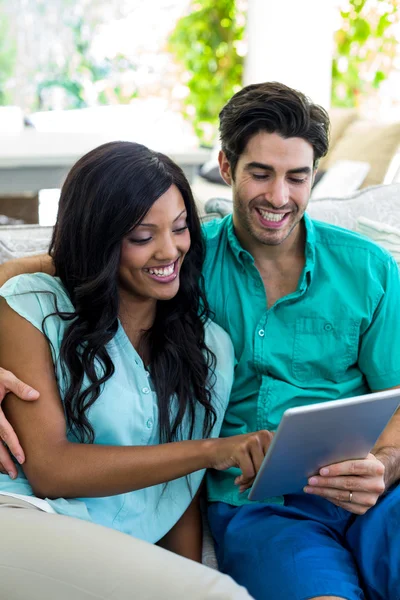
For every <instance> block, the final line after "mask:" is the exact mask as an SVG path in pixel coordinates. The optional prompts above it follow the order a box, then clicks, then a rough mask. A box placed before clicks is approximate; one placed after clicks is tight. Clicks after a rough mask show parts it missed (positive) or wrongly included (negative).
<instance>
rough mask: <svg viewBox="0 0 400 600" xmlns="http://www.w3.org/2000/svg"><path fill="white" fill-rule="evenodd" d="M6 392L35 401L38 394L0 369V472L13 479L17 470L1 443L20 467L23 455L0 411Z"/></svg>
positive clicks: (0, 410)
mask: <svg viewBox="0 0 400 600" xmlns="http://www.w3.org/2000/svg"><path fill="white" fill-rule="evenodd" d="M8 392H12V393H13V394H15V395H16V396H18V397H19V398H21V399H22V400H36V399H37V398H39V392H37V391H36V390H34V389H33V388H31V387H30V386H29V385H26V384H25V383H23V382H22V381H20V380H19V379H17V378H16V377H15V375H13V374H12V373H10V372H9V371H6V370H5V369H2V368H1V367H0V471H1V472H2V473H8V474H9V476H10V477H11V478H12V479H14V478H15V477H16V476H17V469H16V467H15V464H14V462H13V461H12V459H11V456H10V454H9V451H8V450H7V448H6V447H5V446H4V445H3V444H2V441H3V442H5V443H6V444H7V446H8V448H9V450H10V452H12V454H13V455H14V456H15V458H16V459H17V461H18V462H19V463H20V464H21V465H22V463H23V462H24V461H25V455H24V451H23V450H22V448H21V446H20V443H19V441H18V438H17V436H16V434H15V431H14V430H13V428H12V427H11V425H10V423H9V422H8V421H7V419H6V417H5V415H4V413H3V411H2V409H1V403H2V401H3V399H4V397H5V395H6V394H8Z"/></svg>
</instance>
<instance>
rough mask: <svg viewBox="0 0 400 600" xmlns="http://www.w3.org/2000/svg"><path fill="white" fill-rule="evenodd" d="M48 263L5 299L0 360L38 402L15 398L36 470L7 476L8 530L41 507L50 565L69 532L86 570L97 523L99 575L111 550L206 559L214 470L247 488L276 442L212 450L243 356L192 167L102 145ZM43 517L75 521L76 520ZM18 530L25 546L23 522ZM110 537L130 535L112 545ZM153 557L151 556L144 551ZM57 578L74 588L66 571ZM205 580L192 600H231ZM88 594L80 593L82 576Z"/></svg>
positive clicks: (29, 521)
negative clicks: (186, 169)
mask: <svg viewBox="0 0 400 600" xmlns="http://www.w3.org/2000/svg"><path fill="white" fill-rule="evenodd" d="M50 254H51V256H52V259H53V263H54V266H55V272H56V277H51V276H50V275H46V274H43V273H36V274H31V275H21V276H19V277H15V278H13V279H12V280H10V281H9V282H8V283H6V284H5V286H3V288H1V291H0V295H1V296H2V297H3V299H2V300H1V309H0V331H1V336H0V364H1V365H2V366H3V367H5V368H6V369H9V370H10V371H12V372H13V373H15V374H16V376H17V377H22V376H23V379H24V381H26V382H27V383H28V384H29V385H31V386H33V387H34V388H35V389H36V390H38V392H39V393H40V398H39V400H37V401H36V402H33V403H27V402H22V401H20V400H18V399H16V398H12V396H11V398H10V397H8V398H7V400H6V405H5V410H6V415H7V417H8V419H9V420H10V422H11V424H12V425H13V427H14V429H15V431H16V433H17V435H18V437H19V439H20V440H21V443H22V447H23V448H24V450H25V453H26V462H25V463H24V468H23V470H22V469H21V468H18V476H17V478H16V479H14V480H11V479H10V478H9V477H8V476H7V475H0V505H1V504H2V505H3V509H2V510H0V516H3V521H4V522H2V524H1V527H2V532H3V533H4V527H6V526H7V525H6V524H5V523H7V522H10V515H11V514H12V513H13V514H14V515H15V514H16V511H15V510H13V509H12V508H7V509H6V508H4V507H10V506H24V507H26V506H30V507H31V509H30V510H29V511H28V510H26V511H23V512H24V517H23V518H24V520H25V521H26V523H25V526H28V525H29V527H30V531H31V536H34V535H35V533H34V532H35V531H36V529H35V528H36V527H40V528H41V531H44V530H46V531H47V534H48V535H49V532H50V531H53V532H55V533H54V535H55V538H56V539H55V540H53V539H52V540H51V542H50V543H49V546H48V548H47V554H48V555H51V557H52V560H53V562H54V552H55V547H56V546H57V539H59V540H60V543H61V544H63V543H67V542H65V540H66V537H65V536H66V535H67V537H68V536H69V537H68V540H69V541H68V544H69V543H71V540H70V537H71V530H73V532H74V533H73V534H72V540H76V544H75V545H76V548H79V552H80V554H79V559H78V560H76V563H77V564H78V569H79V565H81V567H80V570H81V571H83V570H84V571H85V572H87V571H89V572H90V570H91V569H93V565H92V563H89V565H88V564H87V559H88V555H89V554H91V552H89V551H88V549H87V547H86V546H85V542H84V540H87V539H88V537H89V538H91V537H92V535H91V534H90V533H89V534H88V533H87V532H86V530H87V528H88V527H89V529H91V526H89V524H88V523H86V524H84V521H88V522H92V523H96V524H98V525H102V526H105V528H108V530H107V529H102V530H101V533H98V528H96V531H97V533H96V536H94V537H96V551H97V552H99V553H100V557H99V560H98V561H96V565H97V567H99V566H100V573H101V574H102V576H103V575H104V574H105V573H107V569H109V561H110V555H112V557H113V559H114V558H115V554H116V553H117V555H119V554H118V552H119V551H118V548H119V547H120V546H121V544H122V545H125V546H126V544H127V543H128V542H127V540H129V542H130V543H131V544H134V543H135V549H133V547H132V550H131V553H133V552H134V551H135V552H136V548H137V544H138V542H135V540H137V539H138V538H140V539H142V540H144V541H146V542H151V543H157V544H159V545H160V546H163V547H164V548H166V549H169V550H172V551H174V552H175V553H177V554H180V555H182V556H184V557H186V558H190V559H193V560H197V561H199V560H200V559H201V524H200V523H201V522H200V514H199V508H198V491H199V487H200V484H201V480H202V477H203V473H204V469H205V468H216V469H226V468H228V467H230V466H233V465H237V466H238V467H240V468H241V469H242V472H243V475H242V476H241V478H238V484H241V485H242V486H243V482H246V485H249V483H247V482H248V481H249V480H251V477H252V476H253V475H254V471H255V470H257V468H258V466H259V464H260V462H261V460H262V457H263V454H264V451H265V449H266V447H267V445H268V442H269V438H268V433H267V432H258V433H256V434H251V435H245V436H237V437H232V438H229V439H216V436H217V435H218V433H219V429H220V425H221V420H222V417H223V413H224V410H225V407H226V404H227V402H228V398H229V392H230V387H231V384H232V377H233V362H234V358H233V350H232V344H231V342H230V340H229V338H228V336H227V335H226V333H225V332H224V331H223V330H222V329H220V328H219V327H218V326H217V325H215V324H214V323H212V322H211V321H210V320H209V310H208V305H207V301H206V298H205V297H204V294H203V291H202V285H201V284H202V280H201V267H202V260H203V245H202V238H201V231H200V224H199V219H198V216H197V214H196V210H195V205H194V201H193V197H192V194H191V191H190V187H189V185H188V183H187V181H186V179H185V177H184V175H183V173H182V171H181V170H180V169H179V167H177V166H176V165H175V164H174V163H173V162H172V161H171V160H169V159H168V158H167V157H165V156H164V155H161V154H158V153H155V152H152V151H150V150H148V149H147V148H145V147H144V146H141V145H138V144H132V143H128V142H115V143H111V144H105V145H104V146H101V147H99V148H97V149H96V150H93V151H92V152H90V153H89V154H87V155H86V156H84V157H83V158H82V159H81V160H79V161H78V163H77V164H76V165H75V166H74V167H73V168H72V170H71V172H70V173H69V175H68V177H67V179H66V182H65V184H64V186H63V189H62V193H61V198H60V205H59V212H58V217H57V223H56V226H55V229H54V234H53V239H52V242H51V246H50ZM38 509H39V511H38ZM5 511H7V517H8V518H7V521H6V520H5V519H4V514H5ZM17 512H18V511H17ZM46 512H53V513H57V514H58V515H64V516H66V517H68V519H66V520H67V521H68V524H67V525H65V519H63V518H62V517H55V516H54V515H53V516H49V515H47V514H45V513H46ZM39 514H40V516H39ZM14 518H15V517H14ZM76 518H79V519H81V521H77V520H76ZM18 519H21V513H19V516H18ZM14 525H15V523H13V530H12V531H13V535H14V531H15V530H18V527H20V528H21V523H20V524H19V525H18V523H17V524H16V527H15V526H14ZM112 529H114V530H117V531H118V532H121V533H124V534H128V535H129V536H131V538H128V537H127V536H122V537H123V538H124V541H123V542H121V541H116V538H115V535H114V536H112V540H111V535H112V533H113V532H111V531H110V530H112ZM66 531H67V532H68V534H66ZM82 532H83V533H82ZM104 532H106V533H104ZM10 535H11V532H10ZM93 535H94V534H93ZM117 537H118V540H120V538H121V536H120V535H119V536H117ZM15 547H16V548H17V546H15ZM148 551H149V550H148V548H147V546H146V550H144V549H143V545H140V550H139V552H140V554H141V555H143V554H146V552H148ZM128 552H129V550H128ZM153 552H154V551H153ZM70 556H71V555H70V554H67V556H66V558H64V560H67V566H68V565H70V563H69V562H68V558H70ZM154 556H155V555H154V554H151V558H149V560H151V561H156V559H155V558H154ZM36 558H37V557H36V556H35V560H36ZM46 559H47V560H48V556H47V555H46ZM125 559H126V557H124V560H125ZM162 560H166V559H164V558H162ZM176 560H178V559H176ZM168 561H169V562H171V560H170V556H169V555H168ZM156 562H157V561H156ZM82 564H84V565H85V568H84V569H82ZM187 564H189V565H190V568H191V569H192V568H193V567H194V565H193V564H192V563H187ZM187 564H185V566H184V567H183V571H184V572H186V575H187V576H188V577H189V571H190V570H191V569H189V567H188V566H187ZM107 565H108V566H107ZM133 565H136V569H137V570H138V571H139V572H140V571H141V570H142V564H141V562H140V560H139V563H137V562H136V561H134V560H133V561H132V562H131V563H128V566H127V568H125V569H122V573H119V574H118V581H121V580H124V584H123V586H122V587H123V590H122V589H121V590H120V591H119V592H118V594H119V595H116V596H113V595H110V596H108V595H104V596H101V597H105V598H108V597H110V598H111V597H112V598H114V597H115V598H117V597H118V598H125V597H126V598H128V597H131V596H130V594H131V593H132V590H131V588H130V586H131V584H132V582H131V580H130V579H129V575H128V577H127V576H126V574H127V571H128V572H129V571H130V570H132V568H133ZM25 566H26V567H28V568H29V571H31V570H32V569H31V564H29V565H25ZM0 567H1V562H0ZM177 568H178V570H180V565H179V566H178V567H177ZM55 569H56V570H57V569H58V575H57V577H56V579H57V580H58V579H59V572H61V574H62V576H61V579H62V580H63V581H64V579H65V572H64V571H63V570H62V569H60V564H59V563H56V566H55ZM114 569H115V565H114V567H113V570H114ZM187 569H188V570H187ZM67 570H68V569H67ZM168 570H169V569H168ZM199 570H200V571H201V573H200V571H199ZM203 571H205V572H206V573H207V576H205V575H204V572H203ZM74 572H76V570H74ZM156 572H157V578H160V579H159V580H157V581H155V582H154V581H152V582H151V585H155V584H162V585H163V583H162V582H163V578H165V577H166V576H168V573H166V572H165V571H164V569H161V572H160V570H159V569H156ZM170 572H173V568H172V567H171V571H170ZM196 573H197V575H193V574H192V573H191V575H190V581H191V584H192V586H193V590H192V591H191V594H190V595H191V597H192V598H197V597H198V598H203V597H204V598H206V597H216V598H217V597H219V596H218V591H217V592H216V593H217V595H215V596H214V595H213V593H214V591H213V592H211V591H210V589H207V585H208V584H206V585H205V587H204V585H202V584H201V583H200V582H203V583H204V581H206V580H207V577H208V572H207V570H206V569H204V568H203V567H201V566H197V571H196ZM139 574H140V573H139ZM139 574H138V573H137V572H136V571H135V577H134V581H135V585H137V582H138V577H139ZM197 577H198V580H197V581H196V579H197ZM215 577H216V575H215V574H212V579H213V581H214V580H215ZM221 577H222V576H220V575H218V577H217V579H218V581H217V583H216V584H215V585H216V586H217V588H218V586H220V585H221ZM110 578H111V580H113V578H112V576H111V575H110V573H108V580H110ZM53 579H54V577H53ZM92 579H95V581H96V585H98V579H97V578H91V580H92ZM1 580H2V586H3V580H4V578H3V577H2V578H1ZM9 581H11V583H10V584H9V585H10V586H11V588H13V589H14V587H13V586H14V581H13V580H12V578H11V579H10V580H9ZM28 582H29V578H28ZM73 583H74V582H73ZM179 583H180V585H182V581H180V582H179ZM74 585H75V583H74ZM76 585H77V587H84V585H82V584H81V581H80V580H79V583H77V584H76ZM148 585H149V584H148ZM224 585H228V587H229V586H231V589H230V591H229V592H228V595H227V596H221V597H242V596H240V595H238V596H236V595H235V594H244V593H245V592H243V591H238V589H237V588H235V586H233V584H232V583H231V582H228V583H227V581H226V579H224V580H223V586H224ZM232 586H233V587H232ZM148 589H149V588H147V590H146V592H144V591H143V590H141V593H140V594H139V596H138V597H141V598H142V597H146V596H144V595H143V594H144V593H146V594H147V593H148ZM128 590H129V591H128ZM40 593H41V596H40V597H41V598H45V597H46V596H45V595H44V592H43V590H40ZM51 593H54V590H52V592H51ZM90 593H92V594H96V593H97V591H93V590H92V589H91V590H90ZM102 593H104V589H103V591H102ZM224 593H225V592H224ZM110 594H112V592H110ZM204 594H205V595H204ZM157 595H160V594H158V593H157ZM169 595H171V597H172V596H174V597H179V596H177V590H175V589H174V590H173V592H171V593H167V594H166V595H165V589H164V595H161V596H160V597H169ZM15 597H18V598H19V596H15ZM49 597H50V592H49ZM74 597H76V598H78V597H79V598H80V596H77V595H75V596H74ZM82 597H86V596H82ZM88 597H89V596H88ZM95 597H97V596H95ZM99 597H100V596H99ZM148 597H152V596H151V594H150V595H149V596H148ZM243 597H245V596H243ZM7 598H10V599H11V598H13V596H12V595H11V596H10V595H7ZM57 598H60V592H59V591H58V590H57Z"/></svg>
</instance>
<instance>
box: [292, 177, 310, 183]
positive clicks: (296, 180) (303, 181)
mask: <svg viewBox="0 0 400 600" xmlns="http://www.w3.org/2000/svg"><path fill="white" fill-rule="evenodd" d="M289 180H290V182H291V183H298V184H300V183H305V182H306V180H305V179H296V177H290V178H289Z"/></svg>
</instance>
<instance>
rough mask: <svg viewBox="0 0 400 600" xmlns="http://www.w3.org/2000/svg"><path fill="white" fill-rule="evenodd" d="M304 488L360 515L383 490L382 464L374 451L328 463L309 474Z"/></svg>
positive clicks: (383, 472)
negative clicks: (316, 473)
mask: <svg viewBox="0 0 400 600" xmlns="http://www.w3.org/2000/svg"><path fill="white" fill-rule="evenodd" d="M304 491H305V492H307V493H308V494H314V495H316V496H321V497H322V498H326V499H327V500H330V501H331V502H333V504H336V506H341V507H342V508H345V509H346V510H348V511H349V512H352V513H354V514H356V515H363V514H365V513H366V512H367V510H369V509H370V508H371V507H372V506H375V504H376V503H377V501H378V498H379V497H380V496H381V495H382V494H383V492H384V491H385V466H384V464H383V463H382V462H381V461H380V460H378V459H377V458H376V457H375V456H374V455H373V454H368V456H367V458H364V459H361V460H346V461H344V462H341V463H337V464H334V465H329V467H324V468H322V469H321V470H320V472H319V474H318V475H315V476H313V477H310V478H309V480H308V485H307V486H306V487H305V488H304Z"/></svg>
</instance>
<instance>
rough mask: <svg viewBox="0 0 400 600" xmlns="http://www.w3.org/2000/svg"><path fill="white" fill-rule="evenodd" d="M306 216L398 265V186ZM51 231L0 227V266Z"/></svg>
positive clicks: (314, 207) (337, 201)
mask: <svg viewBox="0 0 400 600" xmlns="http://www.w3.org/2000/svg"><path fill="white" fill-rule="evenodd" d="M204 209H205V212H204V214H203V215H202V220H203V222H206V221H210V220H213V219H221V218H223V217H224V216H226V215H227V214H229V213H230V212H231V211H232V202H231V200H229V199H226V198H212V199H210V200H208V201H207V202H206V203H205V206H204ZM308 213H309V214H310V216H311V217H312V218H314V219H317V220H321V221H326V222H328V223H332V224H334V225H340V226H342V227H346V228H348V229H351V230H354V231H359V232H360V233H362V234H364V235H367V236H369V237H370V238H371V239H373V240H375V241H376V242H377V243H380V244H382V245H383V246H384V247H386V248H387V249H388V250H389V251H390V252H392V254H393V255H394V256H395V258H396V260H397V262H398V263H399V264H400V183H393V184H391V185H378V186H372V187H367V188H365V189H363V190H360V191H357V192H356V193H354V194H351V195H349V196H346V197H343V198H324V199H320V200H315V201H311V202H310V204H309V207H308ZM52 229H53V228H52V227H40V226H37V225H36V226H35V225H17V226H7V227H0V263H2V262H5V261H7V260H10V259H13V258H18V257H21V256H30V255H35V254H40V253H45V252H46V251H47V249H48V245H49V241H50V238H51V234H52ZM203 513H204V507H203ZM203 563H204V564H206V565H207V566H209V567H211V568H218V566H217V562H216V557H215V552H214V546H213V541H212V537H211V534H210V531H209V528H208V524H207V519H206V518H204V527H203Z"/></svg>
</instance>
